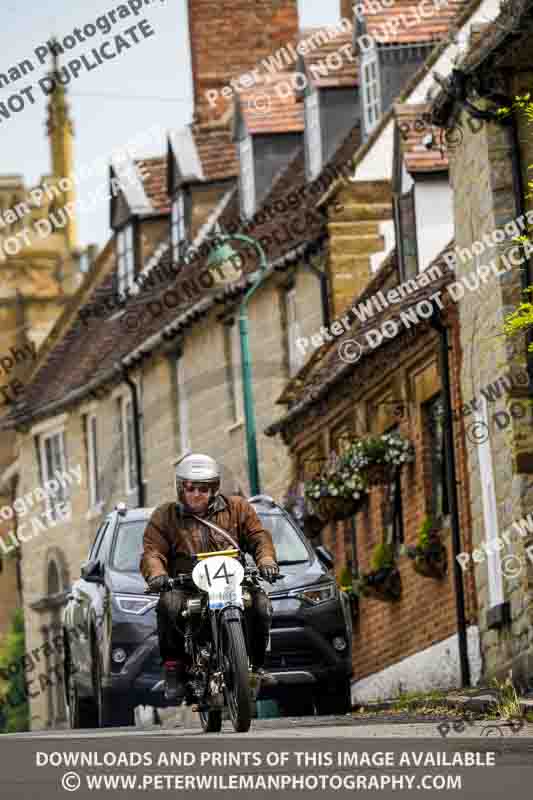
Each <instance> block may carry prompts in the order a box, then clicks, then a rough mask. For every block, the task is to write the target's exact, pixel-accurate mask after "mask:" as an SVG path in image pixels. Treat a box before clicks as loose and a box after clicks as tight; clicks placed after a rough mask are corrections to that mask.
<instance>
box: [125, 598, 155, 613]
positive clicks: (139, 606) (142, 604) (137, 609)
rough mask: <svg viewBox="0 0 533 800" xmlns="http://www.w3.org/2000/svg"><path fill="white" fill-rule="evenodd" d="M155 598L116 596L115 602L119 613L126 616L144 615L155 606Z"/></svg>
mask: <svg viewBox="0 0 533 800" xmlns="http://www.w3.org/2000/svg"><path fill="white" fill-rule="evenodd" d="M158 599H159V598H157V597H155V598H154V597H136V596H135V595H126V594H116V595H115V601H116V603H117V606H118V607H119V608H120V610H121V611H124V613H126V614H145V613H146V612H147V611H148V610H149V609H150V608H154V606H156V605H157V601H158Z"/></svg>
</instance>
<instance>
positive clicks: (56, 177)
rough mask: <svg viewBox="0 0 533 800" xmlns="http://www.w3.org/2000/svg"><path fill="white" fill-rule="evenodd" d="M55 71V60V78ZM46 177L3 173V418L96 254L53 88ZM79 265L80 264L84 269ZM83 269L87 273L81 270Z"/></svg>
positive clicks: (12, 580) (64, 115) (65, 117)
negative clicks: (30, 183)
mask: <svg viewBox="0 0 533 800" xmlns="http://www.w3.org/2000/svg"><path fill="white" fill-rule="evenodd" d="M57 71H58V64H57V60H56V59H54V64H53V68H52V76H53V75H54V74H55V73H56V72H57ZM46 131H47V134H48V137H49V140H50V154H51V167H52V169H51V174H48V175H43V177H42V178H41V180H40V182H39V185H38V186H36V187H33V188H28V187H26V186H25V183H24V178H23V176H21V175H19V174H9V175H0V415H1V414H4V413H5V412H6V410H8V409H9V408H10V407H11V406H12V403H13V402H14V401H16V400H17V393H19V394H20V392H21V389H22V386H23V385H24V383H25V381H26V380H27V378H28V376H29V374H30V372H31V370H32V368H33V366H34V364H35V360H36V353H37V351H38V349H39V348H40V346H41V343H42V342H43V341H44V340H45V339H46V337H47V335H48V333H49V332H50V330H51V328H52V327H53V325H54V323H55V322H56V320H57V319H58V317H59V316H60V314H61V313H62V311H63V308H64V306H65V305H66V303H67V302H68V300H69V299H70V297H72V295H73V294H74V293H75V291H76V290H77V289H78V288H79V286H80V285H81V283H82V281H83V279H84V271H85V272H86V271H87V269H88V264H89V256H91V257H92V256H93V255H94V248H93V247H91V248H87V250H85V251H83V250H81V249H80V248H79V247H78V243H77V238H76V220H75V211H74V203H75V188H74V181H73V180H71V173H72V170H73V166H74V164H73V141H74V129H73V125H72V120H71V118H70V112H69V106H68V103H67V98H66V92H65V89H64V87H63V86H61V85H60V84H59V82H56V88H55V90H54V92H53V93H52V94H51V95H50V100H49V103H48V107H47V120H46ZM82 265H83V266H82ZM83 267H85V269H84V270H83ZM14 437H15V433H14V432H11V431H9V432H3V433H2V435H1V437H0V536H3V537H6V536H8V535H9V533H10V532H11V531H13V530H14V528H15V525H16V520H15V518H14V517H11V518H10V517H9V513H10V510H9V508H6V507H9V506H11V503H12V502H13V499H14V497H15V492H16V480H17V472H18V469H17V462H16V453H15V452H14ZM18 567H19V565H18V562H17V557H16V556H15V557H14V558H13V557H6V556H4V555H3V551H2V552H0V639H1V638H2V637H3V635H4V634H5V633H6V631H7V629H8V628H9V625H10V620H11V617H12V613H13V610H14V608H15V607H16V606H17V605H19V591H20V586H19V579H18V573H19V569H18Z"/></svg>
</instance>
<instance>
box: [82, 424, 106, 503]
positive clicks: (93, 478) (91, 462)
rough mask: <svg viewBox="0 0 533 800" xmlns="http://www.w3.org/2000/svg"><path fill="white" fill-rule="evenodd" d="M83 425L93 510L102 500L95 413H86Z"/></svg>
mask: <svg viewBox="0 0 533 800" xmlns="http://www.w3.org/2000/svg"><path fill="white" fill-rule="evenodd" d="M93 422H94V438H93ZM85 425H86V431H87V462H88V466H89V509H90V510H93V509H96V508H98V507H99V506H100V504H101V502H102V496H101V486H100V480H99V474H98V472H99V471H98V417H97V416H96V414H94V413H89V414H86V415H85Z"/></svg>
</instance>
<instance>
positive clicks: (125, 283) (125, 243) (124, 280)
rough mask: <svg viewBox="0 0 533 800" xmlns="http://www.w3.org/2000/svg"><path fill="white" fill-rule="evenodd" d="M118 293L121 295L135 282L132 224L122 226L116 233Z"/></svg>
mask: <svg viewBox="0 0 533 800" xmlns="http://www.w3.org/2000/svg"><path fill="white" fill-rule="evenodd" d="M117 262H118V270H117V274H118V287H117V288H118V291H119V294H123V293H124V292H126V291H127V290H128V289H131V287H132V286H133V284H134V281H135V234H134V230H133V223H131V222H129V223H128V224H127V225H124V227H123V228H121V229H120V230H119V231H118V233H117Z"/></svg>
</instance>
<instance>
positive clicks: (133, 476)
mask: <svg viewBox="0 0 533 800" xmlns="http://www.w3.org/2000/svg"><path fill="white" fill-rule="evenodd" d="M118 405H119V408H118V413H119V427H120V439H121V447H122V464H123V468H124V485H125V490H126V493H127V494H131V492H134V491H135V489H136V488H137V458H136V449H135V431H134V427H133V403H132V402H131V397H121V398H120V399H119V400H118Z"/></svg>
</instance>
